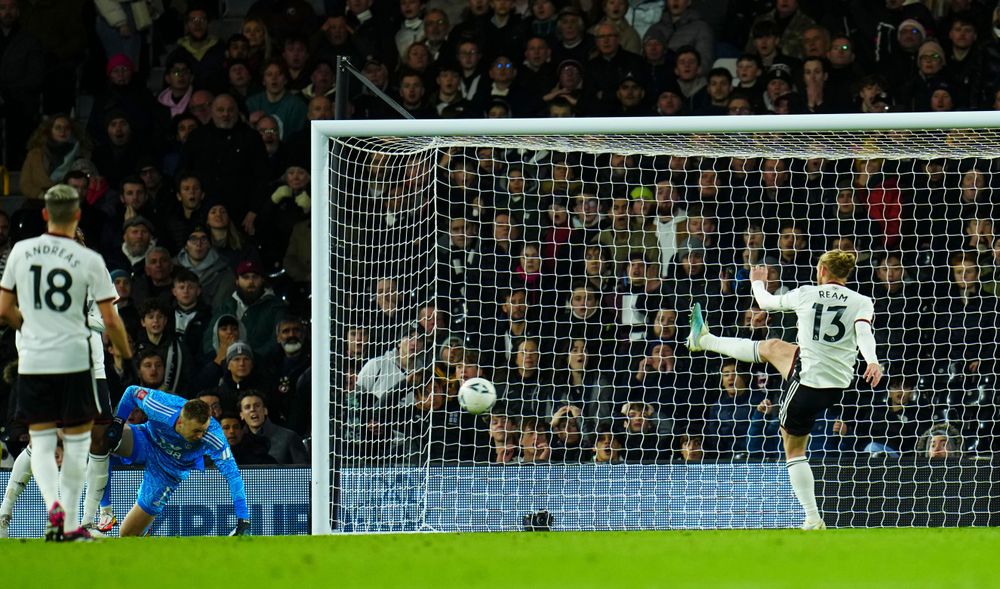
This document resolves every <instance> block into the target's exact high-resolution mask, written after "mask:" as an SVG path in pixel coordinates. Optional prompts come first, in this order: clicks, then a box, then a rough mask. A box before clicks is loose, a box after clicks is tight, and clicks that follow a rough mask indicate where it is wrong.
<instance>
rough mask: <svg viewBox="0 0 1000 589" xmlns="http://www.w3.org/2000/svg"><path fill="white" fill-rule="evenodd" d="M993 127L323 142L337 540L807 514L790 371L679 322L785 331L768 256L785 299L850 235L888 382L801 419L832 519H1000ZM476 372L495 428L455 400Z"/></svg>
mask: <svg viewBox="0 0 1000 589" xmlns="http://www.w3.org/2000/svg"><path fill="white" fill-rule="evenodd" d="M998 139H1000V137H998V133H997V132H996V131H990V130H984V131H965V130H962V131H949V130H926V131H886V132H871V133H867V134H866V133H861V132H852V133H847V132H816V133H783V134H782V133H735V134H731V135H724V134H701V135H698V134H675V135H669V134H647V135H622V136H593V135H584V136H559V137H554V136H547V135H538V136H533V137H524V136H518V137H459V138H455V137H446V138H435V137H418V138H405V139H402V138H386V137H381V138H371V139H356V138H351V139H345V140H336V141H331V142H330V146H331V162H332V166H331V171H332V172H333V173H332V176H331V178H332V179H331V185H332V191H331V193H332V196H331V199H330V206H331V209H330V211H331V216H332V226H331V231H330V235H331V254H332V273H333V290H332V303H333V304H332V308H331V314H332V317H333V323H332V325H331V335H332V344H331V349H332V355H331V375H332V392H331V399H332V407H331V426H330V432H331V454H332V460H331V472H332V480H333V485H334V492H333V494H332V506H333V511H332V527H333V528H334V529H335V530H340V531H400V530H509V529H520V528H521V527H522V525H523V524H524V522H523V521H522V518H523V517H524V516H526V515H528V514H531V513H535V512H538V511H542V510H544V511H548V512H549V514H550V515H551V516H553V518H554V524H553V525H554V526H555V527H557V528H561V529H650V528H714V527H784V526H789V525H797V524H798V523H800V522H801V519H802V513H801V508H800V507H799V504H798V503H797V502H796V500H795V497H794V496H793V495H792V491H791V488H790V487H789V485H788V479H787V475H786V473H785V469H784V456H783V452H782V445H781V436H780V433H779V428H778V413H779V410H780V406H781V402H782V390H783V382H782V378H781V376H780V375H779V374H778V372H777V371H776V370H775V369H773V368H772V367H770V366H769V365H767V364H764V363H758V364H749V363H741V362H736V361H733V360H731V359H728V358H724V357H722V356H720V355H718V354H712V353H705V352H692V351H690V350H688V348H687V346H686V345H685V338H686V337H687V334H688V331H689V309H690V308H691V306H692V305H693V304H694V303H695V302H697V303H700V304H701V306H702V307H703V308H704V309H705V310H706V315H707V318H708V324H709V325H710V326H711V330H712V332H713V333H715V334H716V335H727V336H730V337H740V338H747V339H751V340H756V341H762V340H765V339H768V338H778V339H781V340H784V341H787V342H793V343H794V342H795V341H796V336H797V334H796V329H795V325H796V320H795V315H794V313H792V314H780V313H770V314H769V313H767V312H765V311H762V310H761V309H760V308H759V307H758V306H757V305H756V303H755V301H754V299H753V297H752V295H751V293H750V283H749V280H748V277H749V268H750V265H752V264H765V265H767V266H768V268H769V281H768V283H767V290H768V291H769V292H771V293H773V294H781V293H783V292H787V291H788V290H790V289H794V288H796V287H798V286H801V285H806V284H811V283H813V281H814V280H815V267H816V262H817V259H818V257H819V255H820V254H822V253H823V252H825V251H827V250H829V249H833V248H840V249H844V250H851V251H854V252H856V253H857V259H858V264H857V268H856V270H855V272H854V273H853V275H852V276H851V280H850V281H849V283H848V286H849V287H851V288H853V289H855V290H857V291H858V292H861V293H863V294H866V295H868V296H870V297H872V299H873V300H874V302H875V325H874V331H875V335H876V340H877V343H878V346H877V351H878V356H879V358H880V359H881V360H882V363H883V365H884V366H885V368H886V379H885V380H884V381H883V383H882V384H881V385H879V386H878V387H876V388H875V390H874V391H873V390H872V388H871V387H869V386H868V385H867V384H865V383H864V382H863V381H860V380H856V382H855V384H854V385H852V386H851V387H849V388H848V389H847V390H846V391H844V394H843V398H842V399H841V400H840V402H839V403H837V404H836V405H835V406H834V407H831V408H830V409H827V410H826V411H824V412H822V413H821V414H820V415H819V416H818V418H817V421H816V425H815V426H814V428H813V430H812V432H811V435H810V441H809V456H810V462H811V463H812V468H813V471H814V473H815V477H816V480H817V488H816V489H817V497H818V500H819V507H820V510H821V513H822V514H823V515H824V517H825V518H826V521H827V524H828V525H831V526H898V525H921V526H923V525H990V524H993V525H996V524H997V523H998V518H1000V486H997V485H998V484H1000V483H998V475H997V469H996V468H995V467H994V466H993V461H992V455H993V452H994V451H996V450H997V449H998V446H1000V437H998V436H1000V429H998V428H1000V426H998V422H997V418H998V417H1000V415H998V406H997V401H996V399H995V392H994V391H995V382H996V365H995V364H996V344H997V337H998V336H997V324H998V304H997V298H996V294H997V290H998V289H1000V273H998V272H997V268H998V267H1000V239H997V238H996V237H995V236H994V232H993V219H994V209H993V202H994V199H995V197H994V192H995V190H994V187H996V186H998V183H1000V177H997V175H996V174H995V173H994V170H995V169H996V168H997V165H996V162H995V161H994V160H993V159H990V158H992V157H995V156H996V155H998V154H996V153H994V152H996V151H997V150H1000V147H998V146H1000V141H997V140H998ZM970 146H975V147H974V148H971V149H970ZM674 154H683V155H674ZM861 369H862V370H863V366H862V368H861ZM859 374H860V373H859ZM475 376H481V377H484V378H486V379H488V380H490V381H491V382H493V383H494V384H495V387H496V390H497V395H498V401H497V404H496V405H495V406H494V408H493V410H492V412H491V413H490V414H488V415H483V416H475V415H471V414H470V413H468V412H467V411H464V410H463V409H462V408H461V407H460V405H459V403H458V400H457V398H456V395H457V392H458V389H459V386H460V384H461V382H463V381H464V380H466V379H468V378H472V377H475ZM768 403H770V407H768ZM515 465H521V466H522V467H521V468H517V467H516V466H515ZM512 466H515V467H514V468H512ZM526 467H530V468H526Z"/></svg>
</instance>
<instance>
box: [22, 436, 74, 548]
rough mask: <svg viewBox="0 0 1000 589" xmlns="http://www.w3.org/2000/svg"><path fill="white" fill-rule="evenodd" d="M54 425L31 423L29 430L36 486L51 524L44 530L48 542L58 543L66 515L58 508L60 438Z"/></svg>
mask: <svg viewBox="0 0 1000 589" xmlns="http://www.w3.org/2000/svg"><path fill="white" fill-rule="evenodd" d="M55 425H56V424H55V423H39V424H32V425H30V426H29V428H28V434H29V435H30V436H31V447H32V450H31V471H32V473H34V475H35V483H36V484H37V485H38V490H39V491H41V493H42V500H44V501H45V506H46V507H47V508H48V512H49V513H48V522H47V523H46V527H45V540H46V541H47V542H58V541H60V540H62V537H63V524H64V523H65V521H66V513H65V512H64V511H63V508H62V506H61V505H59V467H58V466H57V465H56V446H57V445H58V442H59V438H58V436H57V434H56V427H55ZM63 450H64V453H63V461H64V462H65V459H66V456H65V444H64V446H63Z"/></svg>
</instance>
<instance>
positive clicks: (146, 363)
mask: <svg viewBox="0 0 1000 589" xmlns="http://www.w3.org/2000/svg"><path fill="white" fill-rule="evenodd" d="M136 366H137V369H138V373H139V386H141V387H146V388H150V389H158V390H163V389H162V387H163V379H164V377H165V376H166V370H165V367H164V362H163V356H161V355H160V352H159V350H157V349H155V348H148V349H146V350H143V351H141V352H139V353H138V354H136Z"/></svg>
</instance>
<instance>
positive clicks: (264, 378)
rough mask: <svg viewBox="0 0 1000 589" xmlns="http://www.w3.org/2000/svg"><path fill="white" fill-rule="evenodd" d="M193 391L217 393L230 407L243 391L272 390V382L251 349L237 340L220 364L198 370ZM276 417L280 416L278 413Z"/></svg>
mask: <svg viewBox="0 0 1000 589" xmlns="http://www.w3.org/2000/svg"><path fill="white" fill-rule="evenodd" d="M220 344H221V339H220ZM220 347H221V345H220ZM194 388H195V389H199V390H205V389H211V390H214V391H217V392H218V393H219V395H220V396H221V397H222V399H223V402H224V404H225V405H226V406H233V405H235V404H236V403H237V400H238V399H239V398H240V397H241V396H242V395H243V393H245V392H246V391H251V390H252V391H261V392H263V391H273V390H274V381H273V380H272V378H271V373H270V372H269V371H268V370H267V369H266V368H265V366H264V365H263V364H262V363H261V362H258V361H256V359H255V356H254V353H253V350H251V349H250V346H248V345H247V344H246V343H244V342H241V341H236V342H233V343H232V344H230V345H229V348H228V349H227V350H226V356H225V358H224V359H223V361H222V362H220V363H216V362H209V363H206V364H205V365H204V366H202V367H200V370H199V372H198V375H197V377H196V382H195V385H194ZM275 416H276V417H280V416H279V415H278V414H277V413H275Z"/></svg>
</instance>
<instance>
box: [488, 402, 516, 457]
mask: <svg viewBox="0 0 1000 589" xmlns="http://www.w3.org/2000/svg"><path fill="white" fill-rule="evenodd" d="M520 434H521V432H520V431H519V430H518V427H517V420H516V419H515V418H513V417H511V416H509V415H507V414H506V413H505V412H502V411H499V410H498V408H494V410H493V413H492V414H491V415H490V446H491V448H492V452H491V453H490V462H491V463H493V464H513V463H515V462H517V461H518V458H519V451H520V439H519V438H520Z"/></svg>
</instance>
